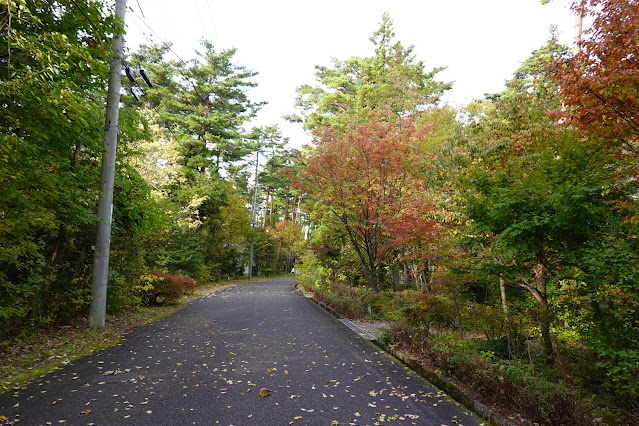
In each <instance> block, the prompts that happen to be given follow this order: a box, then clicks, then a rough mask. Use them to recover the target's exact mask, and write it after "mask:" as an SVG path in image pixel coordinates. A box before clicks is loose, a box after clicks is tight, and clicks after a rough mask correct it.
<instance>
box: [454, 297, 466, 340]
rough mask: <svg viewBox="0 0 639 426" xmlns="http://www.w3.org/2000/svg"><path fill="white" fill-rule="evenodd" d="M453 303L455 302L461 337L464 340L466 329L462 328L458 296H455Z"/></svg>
mask: <svg viewBox="0 0 639 426" xmlns="http://www.w3.org/2000/svg"><path fill="white" fill-rule="evenodd" d="M453 302H455V311H456V312H457V327H459V335H460V336H461V338H462V339H463V338H464V329H463V327H462V320H461V313H460V312H459V302H458V301H457V295H455V294H453Z"/></svg>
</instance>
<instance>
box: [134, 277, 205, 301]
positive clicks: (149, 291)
mask: <svg viewBox="0 0 639 426" xmlns="http://www.w3.org/2000/svg"><path fill="white" fill-rule="evenodd" d="M150 276H151V277H152V279H151V280H150V281H151V283H150V284H151V286H146V287H144V288H143V289H142V290H141V299H142V302H143V303H144V304H147V305H151V304H156V303H158V299H159V298H161V299H162V300H164V301H169V302H175V301H177V300H178V299H179V298H180V297H182V295H184V294H190V293H192V292H193V290H195V288H196V287H197V283H196V282H195V280H194V279H193V278H191V277H189V276H188V275H175V274H169V273H166V272H151V274H150Z"/></svg>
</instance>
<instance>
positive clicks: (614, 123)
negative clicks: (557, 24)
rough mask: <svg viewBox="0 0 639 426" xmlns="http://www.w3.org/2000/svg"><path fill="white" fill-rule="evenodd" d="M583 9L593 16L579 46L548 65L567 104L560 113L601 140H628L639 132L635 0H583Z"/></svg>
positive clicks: (638, 21) (638, 32)
mask: <svg viewBox="0 0 639 426" xmlns="http://www.w3.org/2000/svg"><path fill="white" fill-rule="evenodd" d="M576 7H577V6H575V8H576ZM584 12H585V15H586V16H590V17H591V18H593V19H594V22H593V24H592V27H591V28H590V29H589V30H587V31H586V32H585V37H584V39H583V41H582V42H581V44H580V47H581V51H580V52H579V53H577V54H576V55H574V56H572V57H570V58H567V59H564V60H562V61H560V62H558V63H555V64H554V65H553V66H552V67H551V76H552V77H553V79H554V80H555V82H556V83H557V84H558V86H559V88H560V90H561V96H562V99H563V102H564V105H566V107H568V109H567V110H566V111H565V112H564V114H563V115H564V118H565V119H566V121H567V122H569V123H571V124H573V125H575V126H577V127H578V128H579V129H581V130H582V131H583V132H584V134H585V135H588V136H589V137H590V138H593V136H596V137H599V141H600V143H603V144H605V145H609V144H612V143H617V142H622V143H625V146H626V147H629V146H632V145H633V143H636V142H637V139H638V138H639V0H587V1H586V2H585V5H584Z"/></svg>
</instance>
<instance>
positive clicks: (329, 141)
mask: <svg viewBox="0 0 639 426" xmlns="http://www.w3.org/2000/svg"><path fill="white" fill-rule="evenodd" d="M428 131H429V128H428V127H426V126H423V125H417V124H415V123H414V122H413V121H412V120H410V119H404V120H398V121H397V122H395V123H382V122H379V121H377V119H376V117H375V116H372V117H371V121H370V122H369V123H367V124H363V125H361V126H358V127H357V128H356V129H352V130H348V131H346V132H340V131H338V130H335V129H334V128H331V127H330V126H325V127H323V128H320V129H318V130H317V131H316V133H315V145H316V148H315V150H314V151H312V152H311V153H310V154H309V155H308V156H307V158H306V165H305V167H304V169H303V171H302V173H301V182H300V187H301V189H303V190H304V191H305V192H307V193H308V194H309V195H310V197H311V198H312V199H313V200H315V201H316V202H319V203H320V204H321V205H322V206H323V208H324V210H325V211H331V212H332V213H334V214H335V215H336V217H337V218H339V220H340V221H341V223H342V224H343V226H344V229H345V230H346V231H347V233H348V236H349V239H350V242H351V244H352V246H353V248H354V249H355V251H356V252H357V254H358V256H359V258H360V261H361V264H362V267H363V269H364V274H365V276H366V278H367V279H368V282H369V284H370V285H371V286H372V287H373V288H375V287H376V286H377V279H378V277H377V272H378V269H379V267H380V265H381V264H382V263H383V262H384V261H386V260H388V259H389V257H390V256H391V254H392V253H393V251H394V250H395V249H396V248H397V247H399V246H400V245H401V244H404V243H405V242H406V241H409V240H411V239H414V238H415V237H416V235H417V234H418V233H421V232H429V231H430V230H432V229H433V228H434V223H433V222H432V221H430V220H428V219H427V218H426V213H427V212H428V211H429V209H430V203H428V201H427V200H425V199H424V194H425V188H424V183H423V181H422V176H421V173H420V166H421V165H422V164H424V162H425V161H428V155H426V154H425V152H424V150H423V147H422V143H421V141H422V139H423V136H424V135H425V134H426V133H427V132H428Z"/></svg>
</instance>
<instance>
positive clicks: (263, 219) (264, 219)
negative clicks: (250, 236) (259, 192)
mask: <svg viewBox="0 0 639 426" xmlns="http://www.w3.org/2000/svg"><path fill="white" fill-rule="evenodd" d="M270 196H271V188H270V187H269V188H268V189H267V191H266V202H265V203H264V205H265V206H267V207H268V202H269V198H270ZM265 227H266V207H264V216H263V217H262V228H265Z"/></svg>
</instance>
